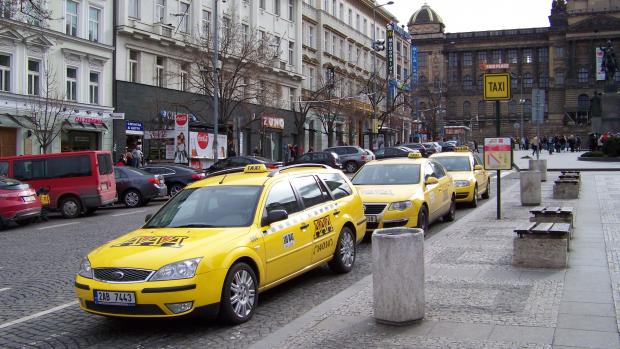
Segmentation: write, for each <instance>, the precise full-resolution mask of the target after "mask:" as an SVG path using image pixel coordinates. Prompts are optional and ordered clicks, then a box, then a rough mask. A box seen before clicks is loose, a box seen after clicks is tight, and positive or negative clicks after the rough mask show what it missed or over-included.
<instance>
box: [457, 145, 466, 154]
mask: <svg viewBox="0 0 620 349" xmlns="http://www.w3.org/2000/svg"><path fill="white" fill-rule="evenodd" d="M455 151H457V152H468V151H469V147H468V146H466V145H463V146H460V147H456V148H455Z"/></svg>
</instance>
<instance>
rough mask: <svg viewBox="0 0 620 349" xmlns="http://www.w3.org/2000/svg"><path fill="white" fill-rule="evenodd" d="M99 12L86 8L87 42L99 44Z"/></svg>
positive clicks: (96, 9)
mask: <svg viewBox="0 0 620 349" xmlns="http://www.w3.org/2000/svg"><path fill="white" fill-rule="evenodd" d="M100 19H101V10H100V9H98V8H96V7H89V8H88V40H90V41H94V42H99V29H100V28H99V22H100Z"/></svg>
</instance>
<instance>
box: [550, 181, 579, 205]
mask: <svg viewBox="0 0 620 349" xmlns="http://www.w3.org/2000/svg"><path fill="white" fill-rule="evenodd" d="M553 198H554V199H560V200H570V199H579V180H578V179H559V180H557V181H555V184H554V185H553Z"/></svg>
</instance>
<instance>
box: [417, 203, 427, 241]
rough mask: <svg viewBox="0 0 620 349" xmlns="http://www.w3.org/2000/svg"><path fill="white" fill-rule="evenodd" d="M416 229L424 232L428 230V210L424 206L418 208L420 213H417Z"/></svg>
mask: <svg viewBox="0 0 620 349" xmlns="http://www.w3.org/2000/svg"><path fill="white" fill-rule="evenodd" d="M417 227H418V228H420V229H422V230H424V233H425V234H426V231H427V230H428V208H426V206H422V207H420V211H418V225H417Z"/></svg>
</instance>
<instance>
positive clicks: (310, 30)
mask: <svg viewBox="0 0 620 349" xmlns="http://www.w3.org/2000/svg"><path fill="white" fill-rule="evenodd" d="M308 46H310V47H312V48H314V47H315V45H314V26H313V25H308Z"/></svg>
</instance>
